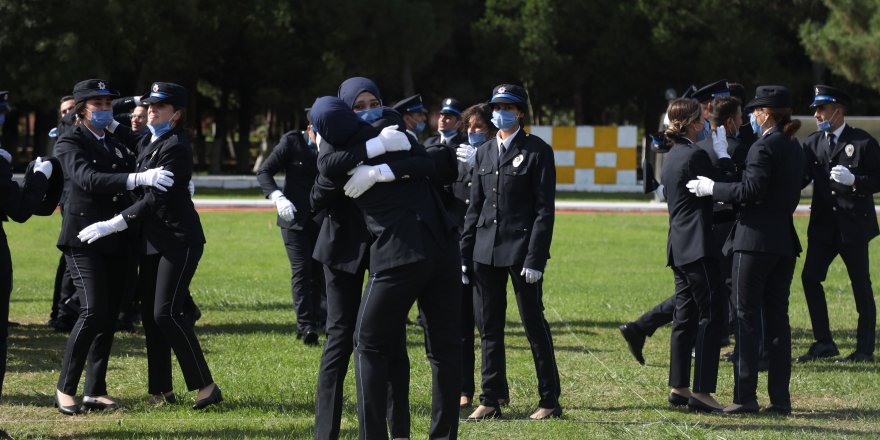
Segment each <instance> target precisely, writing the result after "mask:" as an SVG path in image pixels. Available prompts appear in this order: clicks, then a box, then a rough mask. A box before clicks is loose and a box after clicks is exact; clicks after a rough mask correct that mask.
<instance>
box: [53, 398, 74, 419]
mask: <svg viewBox="0 0 880 440" xmlns="http://www.w3.org/2000/svg"><path fill="white" fill-rule="evenodd" d="M54 399H55V402H54V403H55V408H58V412H60V413H61V414H64V415H66V416H75V415H77V414H79V405H77V404H75V403H74V404H73V405H70V406H64V405H62V404H61V403H60V402H58V395H55V397H54Z"/></svg>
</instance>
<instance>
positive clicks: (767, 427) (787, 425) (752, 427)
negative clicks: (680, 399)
mask: <svg viewBox="0 0 880 440" xmlns="http://www.w3.org/2000/svg"><path fill="white" fill-rule="evenodd" d="M774 419H775V420H779V423H778V424H771V423H761V421H765V420H766V421H768V422H769V421H770V420H774ZM740 420H742V421H743V423H742V424H734V423H713V422H712V421H706V422H705V426H707V427H711V428H714V429H725V430H731V431H737V432H746V431H755V432H761V431H770V432H778V433H782V434H785V435H792V433H794V432H797V433H799V434H833V435H834V436H842V435H846V436H862V437H864V436H869V435H870V434H871V433H872V432H875V431H859V430H855V429H846V428H836V427H825V426H815V425H806V424H798V423H791V422H793V421H794V420H790V421H789V422H786V421H784V420H782V419H777V418H775V417H773V416H750V417H742V418H741V419H740ZM795 420H796V419H795Z"/></svg>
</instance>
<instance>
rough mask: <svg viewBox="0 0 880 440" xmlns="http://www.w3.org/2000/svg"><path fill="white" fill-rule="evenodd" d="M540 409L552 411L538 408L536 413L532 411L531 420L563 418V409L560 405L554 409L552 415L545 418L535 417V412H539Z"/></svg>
mask: <svg viewBox="0 0 880 440" xmlns="http://www.w3.org/2000/svg"><path fill="white" fill-rule="evenodd" d="M538 409H550V408H541V407H538V408H536V409H535V411H532V415H530V416H529V420H549V419H558V418H560V417H562V407H561V406H559V405H556V407H555V408H553V411H552V412H551V413H550V414H547V415H545V416H543V417H535V412H537V411H538Z"/></svg>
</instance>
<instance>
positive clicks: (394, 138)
mask: <svg viewBox="0 0 880 440" xmlns="http://www.w3.org/2000/svg"><path fill="white" fill-rule="evenodd" d="M378 137H379V140H380V141H382V146H383V147H385V151H386V152H387V151H409V149H410V147H411V145H410V144H409V137H407V136H406V133H404V132H402V131H399V130H398V129H397V125H389V126H387V127H385V128H383V129H382V132H380V133H379V136H378Z"/></svg>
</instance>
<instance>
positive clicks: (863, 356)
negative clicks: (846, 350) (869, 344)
mask: <svg viewBox="0 0 880 440" xmlns="http://www.w3.org/2000/svg"><path fill="white" fill-rule="evenodd" d="M837 362H843V363H855V362H874V355H872V354H867V353H859V352H855V353H853V354H851V355H849V356H847V357H845V358H840V359H838V360H837Z"/></svg>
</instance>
